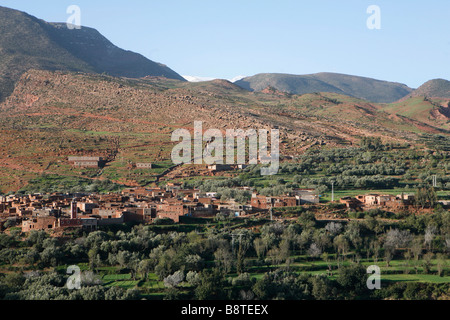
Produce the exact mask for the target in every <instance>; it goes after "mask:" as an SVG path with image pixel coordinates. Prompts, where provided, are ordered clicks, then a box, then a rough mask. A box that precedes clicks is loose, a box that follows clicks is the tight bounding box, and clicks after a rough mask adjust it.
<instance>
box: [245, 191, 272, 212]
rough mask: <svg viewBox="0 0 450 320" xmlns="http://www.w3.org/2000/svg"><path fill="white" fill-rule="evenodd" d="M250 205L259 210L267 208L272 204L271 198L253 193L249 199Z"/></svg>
mask: <svg viewBox="0 0 450 320" xmlns="http://www.w3.org/2000/svg"><path fill="white" fill-rule="evenodd" d="M250 205H251V206H252V207H254V208H258V209H261V210H268V209H270V208H271V206H272V199H271V198H270V197H265V196H260V195H257V194H256V193H253V194H252V198H251V200H250Z"/></svg>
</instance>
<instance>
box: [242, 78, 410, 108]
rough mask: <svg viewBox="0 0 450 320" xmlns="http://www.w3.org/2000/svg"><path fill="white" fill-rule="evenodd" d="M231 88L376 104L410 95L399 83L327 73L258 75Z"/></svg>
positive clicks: (408, 90) (407, 88) (404, 86)
mask: <svg viewBox="0 0 450 320" xmlns="http://www.w3.org/2000/svg"><path fill="white" fill-rule="evenodd" d="M235 84H237V85H238V86H241V87H242V88H244V89H247V90H250V91H261V90H263V89H265V88H267V87H273V88H275V89H277V90H280V91H284V92H288V93H293V94H305V93H313V92H332V93H339V94H344V95H348V96H353V97H356V98H360V99H364V100H367V101H371V102H376V103H387V102H393V101H397V100H399V99H401V98H403V97H404V96H406V95H408V94H409V93H411V92H412V89H411V88H409V87H407V86H406V85H404V84H400V83H395V82H388V81H381V80H375V79H371V78H365V77H358V76H351V75H345V74H338V73H328V72H323V73H316V74H309V75H293V74H280V73H261V74H257V75H254V76H252V77H246V78H244V79H242V80H239V81H236V82H235Z"/></svg>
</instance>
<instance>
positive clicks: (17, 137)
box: [0, 70, 449, 192]
mask: <svg viewBox="0 0 450 320" xmlns="http://www.w3.org/2000/svg"><path fill="white" fill-rule="evenodd" d="M266 89H267V90H264V92H257V93H253V92H250V91H248V90H245V89H243V88H241V87H239V86H237V85H235V84H233V83H231V82H229V81H227V80H220V79H217V80H212V81H206V82H197V83H193V82H182V81H178V80H173V79H167V78H156V77H146V78H139V79H134V78H117V77H112V76H108V75H104V74H96V73H81V72H61V71H56V72H51V71H46V70H29V71H27V72H26V73H24V74H23V75H22V76H21V77H20V79H19V80H18V81H17V82H16V85H15V88H14V91H13V93H12V94H11V95H10V96H8V97H7V98H6V99H5V101H4V102H2V103H0V112H1V114H2V117H0V136H1V137H2V138H1V139H0V177H2V178H1V179H0V191H1V192H8V191H17V190H19V189H20V188H22V187H24V186H26V185H27V184H28V183H29V182H30V180H31V179H35V178H38V177H41V176H42V175H43V174H51V175H58V176H60V177H77V179H78V178H83V179H110V180H112V181H115V182H118V183H124V184H127V185H146V184H147V183H148V182H149V181H152V180H153V179H154V178H155V177H154V175H155V174H158V173H161V172H163V171H164V170H165V169H166V168H168V167H170V165H171V161H170V159H171V152H172V148H173V146H174V145H175V144H176V143H175V142H173V141H172V133H173V132H174V130H175V129H178V128H183V129H188V130H190V131H191V132H192V130H193V124H194V121H202V123H203V128H204V129H205V130H206V129H208V128H215V129H219V130H220V131H221V132H223V133H225V132H226V130H227V129H243V130H248V129H268V130H270V129H272V128H277V129H279V133H280V154H281V155H282V158H286V159H290V158H294V157H296V156H298V155H301V154H303V153H304V152H306V151H307V150H310V149H312V150H314V149H317V148H322V147H325V148H335V147H340V148H346V147H349V146H352V145H353V146H354V145H358V144H359V142H360V140H361V137H366V136H376V137H381V138H382V139H383V141H391V142H395V143H410V144H413V145H417V144H418V143H419V142H418V141H419V140H420V135H421V134H423V133H427V134H441V135H448V134H449V131H448V129H449V127H448V124H446V122H445V121H443V120H442V121H441V120H438V119H437V118H436V119H437V120H436V121H427V123H425V122H423V121H420V120H419V119H416V117H415V115H416V114H417V115H418V116H420V118H421V119H425V118H424V117H423V116H422V115H421V114H419V113H420V110H419V109H417V111H418V112H415V113H414V114H413V115H411V116H407V115H405V114H407V112H408V111H409V110H412V108H415V107H416V106H415V103H419V102H420V101H417V100H422V102H423V101H424V99H423V98H420V97H417V98H414V99H412V100H411V99H410V100H408V101H405V102H404V103H402V105H401V106H400V105H393V106H392V108H393V109H397V111H394V110H383V109H382V108H383V107H384V106H385V105H384V104H383V105H381V104H380V105H378V104H374V103H370V102H367V101H365V100H361V99H358V98H354V97H349V96H345V95H342V94H337V93H311V94H304V95H293V94H283V93H281V92H279V91H277V90H276V89H272V88H270V87H267V88H266ZM422 102H420V104H419V105H418V106H417V108H419V107H420V108H423V110H427V108H431V105H430V104H429V103H430V101H428V102H427V104H424V105H423V106H422ZM398 108H403V109H404V114H399V112H400V110H398ZM391 111H392V112H391ZM412 116H414V118H413V117H412ZM417 118H418V117H417ZM446 128H447V130H446ZM70 155H93V156H103V157H105V158H109V160H108V164H107V166H106V167H105V168H103V169H102V171H101V172H97V171H96V170H88V169H85V168H74V167H72V166H70V164H68V163H67V157H68V156H70ZM136 162H151V163H154V164H155V169H154V170H153V169H152V171H151V174H150V176H149V175H148V174H143V173H142V171H139V170H137V171H136V170H131V171H130V168H129V167H128V166H127V163H136Z"/></svg>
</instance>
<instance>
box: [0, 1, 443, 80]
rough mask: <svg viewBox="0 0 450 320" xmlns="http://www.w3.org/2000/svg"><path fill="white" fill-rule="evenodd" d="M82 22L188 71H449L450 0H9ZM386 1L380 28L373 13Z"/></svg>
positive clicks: (43, 14) (431, 74)
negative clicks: (372, 24)
mask: <svg viewBox="0 0 450 320" xmlns="http://www.w3.org/2000/svg"><path fill="white" fill-rule="evenodd" d="M72 4H75V5H78V6H79V7H80V8H81V23H82V25H85V26H89V27H93V28H96V29H97V30H99V31H100V32H101V33H102V34H103V35H104V36H106V37H107V38H108V39H109V40H111V41H112V42H113V43H114V44H115V45H117V46H119V47H121V48H124V49H127V50H132V51H135V52H139V53H141V54H143V55H144V56H146V57H147V58H149V59H151V60H154V61H157V62H161V63H164V64H167V65H168V66H169V67H170V68H172V69H173V70H175V71H176V72H178V73H179V74H182V75H191V76H201V77H213V78H224V79H231V78H233V77H235V76H238V75H254V74H257V73H261V72H280V73H293V74H308V73H315V72H339V73H346V74H353V75H360V76H366V77H371V78H376V79H380V80H388V81H396V82H401V83H405V84H407V85H409V86H411V87H418V86H420V85H421V84H422V83H424V82H425V81H427V80H430V79H434V78H444V79H450V63H449V62H450V24H449V23H448V21H449V17H450V1H448V0H428V1H423V0H418V1H415V0H414V1H411V0H395V1H392V0H389V1H381V0H380V1H379V0H370V1H366V0H339V1H336V0H315V1H312V0H311V1H301V0H277V1H264V0H239V1H235V0H227V1H218V0H197V1H191V0H158V1H154V0H129V1H118V0H109V1H105V0H89V1H85V0H78V1H77V0H70V1H66V0H53V1H50V0H40V1H33V0H0V5H2V6H6V7H10V8H14V9H18V10H22V11H25V12H27V13H29V14H31V15H34V16H36V17H38V18H41V19H44V20H46V21H51V22H65V21H66V20H67V18H68V16H69V15H68V14H67V13H66V9H67V7H68V6H69V5H72ZM370 5H378V6H379V7H380V9H381V29H380V30H370V29H368V28H367V25H366V21H367V19H368V18H369V16H370V14H368V13H367V12H366V10H367V8H368V7H369V6H370Z"/></svg>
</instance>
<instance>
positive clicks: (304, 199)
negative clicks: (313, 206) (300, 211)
mask: <svg viewBox="0 0 450 320" xmlns="http://www.w3.org/2000/svg"><path fill="white" fill-rule="evenodd" d="M292 195H293V196H295V197H296V198H297V200H298V204H299V205H302V204H307V203H319V202H320V198H319V195H318V194H317V193H316V190H314V189H294V190H293V192H292Z"/></svg>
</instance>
